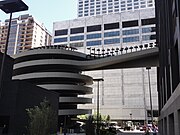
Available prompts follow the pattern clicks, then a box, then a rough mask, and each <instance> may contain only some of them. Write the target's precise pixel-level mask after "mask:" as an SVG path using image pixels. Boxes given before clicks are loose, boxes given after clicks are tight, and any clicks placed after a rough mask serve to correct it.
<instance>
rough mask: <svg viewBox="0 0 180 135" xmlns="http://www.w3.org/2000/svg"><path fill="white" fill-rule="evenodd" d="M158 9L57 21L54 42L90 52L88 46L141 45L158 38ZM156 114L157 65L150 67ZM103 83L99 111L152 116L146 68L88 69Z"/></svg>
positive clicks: (136, 117)
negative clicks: (156, 16)
mask: <svg viewBox="0 0 180 135" xmlns="http://www.w3.org/2000/svg"><path fill="white" fill-rule="evenodd" d="M155 30H156V25H155V9H154V8H148V9H146V10H145V9H144V10H136V11H130V12H122V13H117V14H109V15H100V16H94V17H82V18H78V19H74V20H68V21H61V22H55V23H54V26H53V39H52V42H53V44H54V45H67V46H72V47H76V48H77V49H78V50H79V51H81V52H85V53H89V50H88V49H87V48H95V49H98V48H104V49H105V50H107V49H112V48H114V49H116V48H117V47H119V48H120V47H122V48H125V47H130V46H139V45H141V44H145V43H153V42H155V41H156V32H155ZM150 73H151V87H152V98H153V110H154V115H155V116H157V110H158V99H157V88H156V87H157V79H156V68H152V69H151V70H150ZM84 74H87V75H89V76H92V77H93V78H103V79H104V82H100V113H101V114H103V115H110V117H111V119H112V120H119V121H121V122H122V121H127V120H133V121H139V122H142V123H143V122H144V120H146V119H148V116H150V102H149V86H148V82H149V81H148V77H147V75H148V74H147V70H146V69H145V68H133V69H117V70H100V71H89V72H85V73H84ZM96 91H97V83H94V85H93V93H94V94H93V95H91V98H92V99H93V104H92V105H90V106H87V105H83V106H79V107H80V108H81V107H82V108H86V107H87V108H92V109H93V110H94V112H96V104H97V100H96V99H97V98H96V97H97V95H96V93H97V92H96Z"/></svg>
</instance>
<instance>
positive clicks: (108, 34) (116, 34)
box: [104, 31, 120, 37]
mask: <svg viewBox="0 0 180 135" xmlns="http://www.w3.org/2000/svg"><path fill="white" fill-rule="evenodd" d="M119 35H120V32H119V31H114V32H105V33H104V37H113V36H119Z"/></svg>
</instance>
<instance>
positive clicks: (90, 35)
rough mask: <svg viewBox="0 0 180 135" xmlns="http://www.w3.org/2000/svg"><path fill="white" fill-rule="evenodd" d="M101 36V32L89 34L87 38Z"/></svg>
mask: <svg viewBox="0 0 180 135" xmlns="http://www.w3.org/2000/svg"><path fill="white" fill-rule="evenodd" d="M94 38H101V34H100V33H99V34H89V35H87V39H94Z"/></svg>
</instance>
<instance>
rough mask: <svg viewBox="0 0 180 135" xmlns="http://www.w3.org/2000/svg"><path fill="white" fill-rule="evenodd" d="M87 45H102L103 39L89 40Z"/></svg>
mask: <svg viewBox="0 0 180 135" xmlns="http://www.w3.org/2000/svg"><path fill="white" fill-rule="evenodd" d="M86 45H87V46H94V45H101V40H97V41H88V42H87V43H86Z"/></svg>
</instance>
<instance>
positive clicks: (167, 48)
mask: <svg viewBox="0 0 180 135" xmlns="http://www.w3.org/2000/svg"><path fill="white" fill-rule="evenodd" d="M179 4H180V3H179V0H171V1H170V0H163V1H162V0H157V1H156V13H157V14H156V15H157V42H158V45H159V48H160V49H159V61H160V67H159V70H158V84H159V85H158V92H159V110H160V116H159V135H179V134H180V104H179V103H180V65H179V64H180V50H179V47H180V27H179V26H180V23H179V22H180V20H179V19H180V18H179V13H180V9H179Z"/></svg>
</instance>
